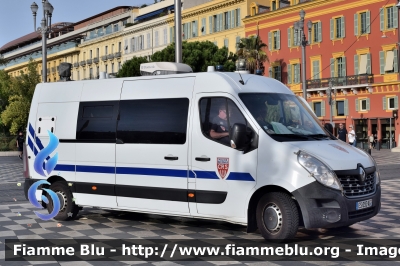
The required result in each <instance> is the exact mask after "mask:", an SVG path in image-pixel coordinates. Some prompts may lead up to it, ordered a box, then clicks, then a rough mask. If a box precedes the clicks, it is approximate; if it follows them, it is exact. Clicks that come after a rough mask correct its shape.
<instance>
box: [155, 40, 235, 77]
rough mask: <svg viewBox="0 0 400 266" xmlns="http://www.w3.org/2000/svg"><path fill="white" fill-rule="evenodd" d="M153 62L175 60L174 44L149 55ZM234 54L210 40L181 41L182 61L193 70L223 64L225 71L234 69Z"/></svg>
mask: <svg viewBox="0 0 400 266" xmlns="http://www.w3.org/2000/svg"><path fill="white" fill-rule="evenodd" d="M151 60H152V61H153V62H175V44H174V43H172V44H170V45H169V46H167V47H166V48H164V49H163V50H161V51H159V52H156V53H154V54H153V56H152V57H151ZM234 60H235V55H234V54H233V53H230V54H228V49H227V48H226V47H223V48H218V46H216V45H215V44H214V43H212V42H210V41H205V42H183V43H182V62H183V63H184V64H187V65H189V66H190V67H191V68H192V69H193V72H205V71H207V67H208V66H216V65H223V66H224V69H225V71H234V70H235V62H234Z"/></svg>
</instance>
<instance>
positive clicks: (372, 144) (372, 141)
mask: <svg viewBox="0 0 400 266" xmlns="http://www.w3.org/2000/svg"><path fill="white" fill-rule="evenodd" d="M368 139H369V149H370V150H372V149H374V141H375V140H374V135H372V134H371V135H370V136H369V137H368Z"/></svg>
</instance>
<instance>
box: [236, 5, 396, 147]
mask: <svg viewBox="0 0 400 266" xmlns="http://www.w3.org/2000/svg"><path fill="white" fill-rule="evenodd" d="M397 2H398V1H397V0H314V1H307V0H303V1H302V0H280V1H279V0H271V2H270V6H269V7H267V8H265V7H263V9H262V10H263V11H260V10H259V9H258V6H257V4H256V3H253V4H252V5H251V10H250V14H251V16H248V17H246V18H245V19H244V20H243V22H244V24H245V33H246V36H250V35H256V34H259V36H260V38H261V40H262V41H263V42H264V43H266V44H268V51H267V54H268V57H269V62H265V63H264V66H265V75H267V76H270V77H274V78H276V79H279V80H281V81H282V82H283V83H285V84H287V86H288V87H289V88H290V89H291V90H292V91H293V92H295V93H296V94H298V95H303V93H302V82H301V81H302V80H301V68H302V64H301V62H302V53H301V50H302V47H301V45H300V40H301V35H302V34H301V31H299V30H296V29H294V23H295V22H296V21H299V20H300V16H299V13H300V10H304V11H305V21H304V32H305V37H306V39H307V40H308V42H309V44H308V45H307V46H306V47H305V51H306V56H305V70H306V88H307V101H308V102H309V103H310V105H311V107H312V108H313V109H314V111H315V113H316V114H317V116H318V117H319V119H320V120H321V121H322V123H327V122H329V121H330V115H331V113H332V117H333V122H334V123H335V131H337V128H338V125H339V123H343V124H344V125H346V127H347V129H348V127H349V125H351V124H353V125H355V131H356V136H357V143H358V146H359V147H362V146H363V147H366V146H365V144H366V143H367V142H368V136H369V135H371V134H377V138H378V140H379V142H380V147H381V148H389V147H390V145H389V143H390V131H391V132H392V143H393V144H392V147H394V145H396V146H399V144H398V143H399V137H400V136H399V134H400V126H399V120H398V119H394V116H396V110H397V109H398V98H399V94H400V82H399V58H400V57H399V55H398V49H399V42H400V38H399V18H398V13H399V10H398V8H397V7H396V4H397ZM261 12H262V13H261ZM308 21H311V22H310V23H309V22H308ZM307 24H309V25H310V26H311V28H310V30H309V29H308V25H307ZM330 82H331V84H332V88H333V90H332V92H333V100H334V101H332V102H331V103H332V105H329V100H328V97H327V91H328V88H329V83H330ZM331 109H332V112H331ZM390 122H391V124H390Z"/></svg>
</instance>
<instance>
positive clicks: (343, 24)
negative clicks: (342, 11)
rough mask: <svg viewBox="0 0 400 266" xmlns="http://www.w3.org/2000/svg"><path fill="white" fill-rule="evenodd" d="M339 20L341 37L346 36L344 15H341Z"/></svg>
mask: <svg viewBox="0 0 400 266" xmlns="http://www.w3.org/2000/svg"><path fill="white" fill-rule="evenodd" d="M340 22H341V25H342V30H341V33H342V36H341V37H342V38H344V37H346V28H345V23H344V17H341V19H340Z"/></svg>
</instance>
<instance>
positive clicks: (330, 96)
mask: <svg viewBox="0 0 400 266" xmlns="http://www.w3.org/2000/svg"><path fill="white" fill-rule="evenodd" d="M326 96H328V103H329V107H330V113H329V121H330V123H331V125H332V126H333V120H332V114H333V108H332V107H333V105H334V102H335V100H334V99H333V96H335V97H336V89H333V88H332V81H329V87H328V89H327V90H326ZM333 127H334V126H333Z"/></svg>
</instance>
